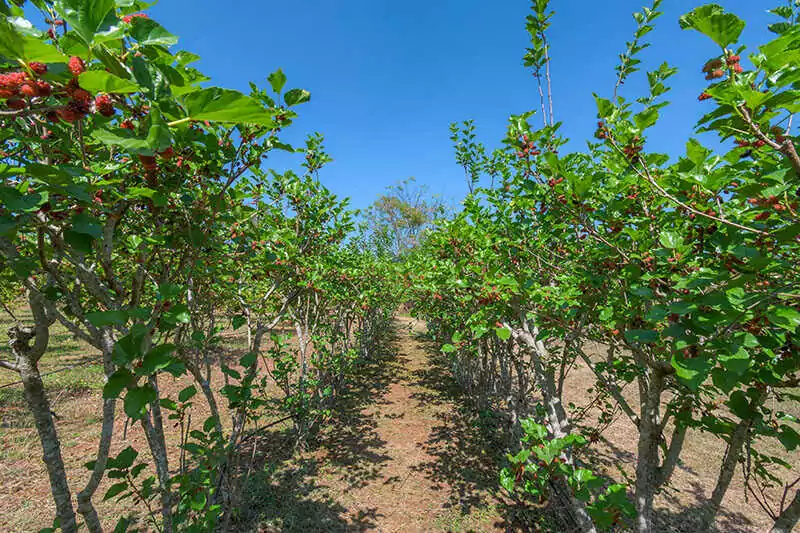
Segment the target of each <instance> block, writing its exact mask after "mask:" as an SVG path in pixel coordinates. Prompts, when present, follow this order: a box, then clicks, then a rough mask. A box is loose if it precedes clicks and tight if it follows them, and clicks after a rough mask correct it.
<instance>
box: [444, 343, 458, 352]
mask: <svg viewBox="0 0 800 533" xmlns="http://www.w3.org/2000/svg"><path fill="white" fill-rule="evenodd" d="M455 351H456V347H455V346H453V345H452V344H445V345H444V346H442V352H444V353H453V352H455Z"/></svg>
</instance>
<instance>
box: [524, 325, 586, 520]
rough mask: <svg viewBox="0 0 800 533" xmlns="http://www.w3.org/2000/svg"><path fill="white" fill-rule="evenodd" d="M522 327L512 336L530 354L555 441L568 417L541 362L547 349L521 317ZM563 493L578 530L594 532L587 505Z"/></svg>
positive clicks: (552, 376) (550, 373) (565, 431)
mask: <svg viewBox="0 0 800 533" xmlns="http://www.w3.org/2000/svg"><path fill="white" fill-rule="evenodd" d="M523 324H524V325H525V329H522V330H512V333H513V335H514V338H515V339H517V340H519V341H520V342H522V343H523V344H524V345H525V347H526V348H527V350H528V352H529V353H530V355H531V363H532V364H533V377H534V381H535V382H536V384H537V385H538V386H539V389H540V390H541V391H542V399H543V400H544V407H545V411H546V413H547V420H548V425H549V426H550V431H551V433H552V435H553V436H554V437H556V438H562V437H565V436H567V435H568V434H569V432H570V423H569V418H568V417H567V413H566V411H565V410H564V404H563V403H562V401H561V398H560V397H559V396H558V395H557V394H556V380H555V373H554V372H553V370H552V369H551V368H549V367H548V366H547V365H546V363H545V361H543V358H544V357H546V356H547V348H546V347H545V345H544V343H543V342H542V341H541V340H539V339H537V338H536V335H537V334H538V332H537V330H536V328H533V331H528V328H527V321H525V320H524V318H523ZM563 456H564V457H563V459H564V461H565V462H566V463H567V464H570V465H571V464H573V459H572V453H571V451H570V450H569V449H568V448H567V449H566V450H564V453H563ZM565 492H566V495H565V496H566V498H567V499H568V500H569V501H568V503H569V511H570V514H571V515H572V518H573V519H574V520H575V523H576V524H577V526H578V530H579V531H580V532H581V533H596V531H597V530H596V529H595V527H594V523H593V522H592V518H591V516H589V512H588V511H587V510H586V505H584V503H583V502H582V501H580V500H578V499H577V498H576V497H575V495H574V494H573V492H572V490H571V489H570V488H569V487H566V491H565Z"/></svg>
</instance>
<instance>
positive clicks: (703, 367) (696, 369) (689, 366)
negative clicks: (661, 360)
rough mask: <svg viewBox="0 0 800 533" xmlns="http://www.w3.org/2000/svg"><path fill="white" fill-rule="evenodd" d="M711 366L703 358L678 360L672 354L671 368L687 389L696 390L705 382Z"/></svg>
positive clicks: (709, 362)
mask: <svg viewBox="0 0 800 533" xmlns="http://www.w3.org/2000/svg"><path fill="white" fill-rule="evenodd" d="M712 366H713V364H712V363H711V361H709V360H708V359H706V358H705V357H695V358H692V359H684V358H678V357H677V356H676V355H674V354H673V356H672V368H674V369H675V375H676V376H678V379H679V380H680V381H681V382H682V383H683V384H684V385H686V386H687V387H689V388H690V389H692V390H697V389H698V388H699V387H700V385H701V384H702V383H703V381H705V379H706V377H707V376H708V373H709V371H710V370H711V368H712Z"/></svg>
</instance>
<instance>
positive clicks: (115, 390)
mask: <svg viewBox="0 0 800 533" xmlns="http://www.w3.org/2000/svg"><path fill="white" fill-rule="evenodd" d="M132 379H133V374H131V372H130V370H128V369H126V368H120V369H119V370H117V371H116V372H114V373H113V374H111V376H109V378H108V381H107V382H106V384H105V386H104V387H103V398H106V399H107V398H119V395H120V394H122V391H123V390H125V388H127V386H128V385H129V384H130V383H131V380H132Z"/></svg>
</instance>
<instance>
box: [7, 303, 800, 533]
mask: <svg viewBox="0 0 800 533" xmlns="http://www.w3.org/2000/svg"><path fill="white" fill-rule="evenodd" d="M423 332H424V327H423V326H422V325H421V324H419V323H417V322H415V321H413V320H412V319H409V318H406V317H399V318H398V319H397V320H396V321H395V324H394V328H393V330H392V331H390V332H387V335H388V337H387V340H386V342H385V343H384V347H383V349H381V350H380V351H378V352H377V353H375V354H372V356H371V357H370V359H369V360H368V361H366V362H365V363H364V364H363V366H361V367H360V368H359V369H358V371H357V373H356V376H355V378H354V379H353V381H352V383H351V386H350V387H349V388H348V389H347V390H346V391H345V392H344V393H342V395H341V396H340V397H339V398H338V400H337V405H336V408H335V410H334V411H333V412H332V413H331V415H330V418H329V420H327V422H326V423H325V425H324V427H323V429H322V431H321V433H320V434H319V435H318V437H317V438H316V439H315V441H314V442H310V443H308V446H307V448H306V449H305V450H296V449H294V448H293V446H292V445H291V439H290V438H289V429H288V427H286V426H283V427H280V426H278V427H276V428H275V429H274V431H272V432H271V433H267V434H265V435H264V436H263V438H261V439H259V440H256V439H253V448H252V450H250V449H248V450H247V453H252V454H253V456H254V457H257V458H258V460H257V466H258V468H257V469H256V472H255V474H254V475H253V476H251V478H250V480H249V485H248V488H247V494H248V498H249V501H248V503H247V506H246V508H243V509H241V510H240V511H241V516H240V518H239V520H238V522H237V525H236V531H254V532H259V533H274V532H336V531H343V532H344V531H347V532H350V531H353V532H366V531H374V532H385V533H390V532H392V533H395V532H396V533H401V532H402V533H405V532H409V533H412V532H423V531H424V532H429V531H434V532H435V531H453V532H467V531H475V532H494V531H506V532H512V531H526V532H527V531H531V532H533V531H542V532H551V533H556V532H558V533H566V532H564V531H563V530H562V529H557V528H553V527H552V526H551V527H548V526H547V524H548V520H547V517H546V516H537V515H536V514H535V513H536V511H533V512H532V511H530V510H525V509H523V508H521V507H518V506H517V505H515V503H514V502H513V501H512V500H511V499H510V498H509V497H508V496H507V495H505V494H504V493H502V492H501V491H500V489H499V487H498V483H497V475H498V470H499V468H500V467H501V464H502V457H503V449H504V445H503V443H502V442H501V437H502V435H501V433H502V430H500V429H499V428H497V427H493V424H492V420H491V417H490V416H488V415H487V414H486V413H483V414H479V413H475V412H474V410H473V409H472V408H471V407H470V406H469V405H468V404H467V402H466V401H465V398H463V396H462V395H461V393H460V392H459V388H458V387H457V385H456V384H455V383H454V382H453V380H452V377H451V375H450V372H449V368H448V367H447V361H446V359H445V358H444V357H443V356H442V354H441V353H440V352H438V350H437V349H436V347H435V346H434V345H433V343H431V342H430V341H428V340H426V338H425V337H424V336H423V335H422V333H423ZM218 378H219V376H217V377H215V379H218ZM188 384H189V382H188V380H186V379H184V380H172V379H164V380H163V383H162V388H163V389H164V390H165V392H166V393H167V395H172V396H175V395H177V391H179V390H181V389H182V388H183V387H185V386H187V385H188ZM218 384H219V383H218ZM592 384H593V378H592V376H591V373H590V372H589V371H588V370H587V369H585V368H583V369H582V368H577V369H576V370H575V371H574V372H573V374H572V376H571V377H570V381H569V383H568V386H567V389H568V390H570V391H571V392H572V394H571V396H572V398H568V399H571V400H572V401H574V402H575V403H577V404H578V405H582V404H584V403H585V402H588V401H590V396H589V395H587V394H584V393H583V391H585V390H586V389H588V388H590V387H591V386H592ZM51 400H52V401H53V410H54V411H55V412H56V413H57V415H58V417H59V418H58V421H57V424H58V430H59V435H60V437H61V442H62V447H63V453H64V457H65V461H66V464H67V468H68V475H69V477H70V479H73V480H76V481H75V482H74V483H73V486H72V490H73V494H75V493H77V492H78V491H79V490H80V489H81V488H82V486H83V483H85V481H86V480H87V479H88V475H89V472H88V471H87V470H86V469H85V468H84V467H83V465H84V464H85V463H86V462H88V461H90V460H92V459H93V456H94V454H95V452H96V450H95V446H96V439H97V435H98V434H99V429H100V419H99V413H100V406H101V397H100V391H99V390H98V388H97V387H96V386H95V387H89V388H86V389H77V390H72V389H63V390H62V389H59V390H56V391H52V392H51ZM198 403H202V402H198ZM11 407H12V406H9V405H2V406H0V415H2V427H0V531H2V532H20V533H22V532H25V533H27V532H31V531H38V530H39V529H40V528H42V527H47V526H49V525H50V522H51V520H52V516H53V513H54V508H53V505H52V503H51V499H50V494H49V486H48V482H47V475H46V471H45V468H44V465H43V463H42V461H41V452H40V450H39V443H38V438H37V437H36V432H35V429H34V428H33V427H32V424H31V423H30V421H29V420H28V417H26V416H25V413H24V412H22V411H19V412H17V411H15V410H13V409H11ZM17 407H21V406H17ZM121 411H122V409H121V406H120V408H119V411H118V412H119V418H118V420H117V427H116V432H115V441H114V445H113V450H112V453H116V452H118V451H119V450H121V449H123V448H125V447H126V446H128V445H129V444H130V445H132V446H134V448H136V449H139V450H141V451H142V453H143V456H142V457H141V459H143V460H148V457H147V456H146V455H147V454H146V450H147V446H146V443H145V440H144V437H143V435H142V432H141V430H140V428H139V427H138V426H131V427H128V428H127V431H124V429H125V420H124V414H123V413H122V412H121ZM193 416H195V417H196V418H195V420H202V419H203V418H204V417H203V414H202V413H197V414H196V415H193ZM487 416H488V419H487ZM494 426H496V424H495V425H494ZM635 435H636V430H635V428H634V427H633V426H632V424H631V423H630V422H628V421H627V420H626V419H625V418H624V417H619V418H617V419H616V420H615V422H614V423H613V425H612V426H611V427H610V428H609V429H608V430H607V431H605V432H604V433H603V440H602V441H601V446H600V447H599V449H598V454H597V456H596V457H594V458H593V463H594V461H597V463H596V464H597V465H598V467H599V469H600V470H601V471H603V472H604V473H606V474H608V475H611V476H613V477H614V478H616V479H618V480H620V479H621V478H622V476H623V475H624V474H623V473H630V472H631V470H632V468H633V461H634V459H635V455H634V453H635V449H636V441H635ZM176 444H177V431H175V432H172V433H171V434H170V435H168V445H170V446H171V448H172V451H173V452H174V454H175V456H174V457H173V464H175V462H176V458H177V453H178V450H177V445H176ZM686 448H687V450H686V457H685V460H684V461H683V462H682V463H681V465H680V467H679V469H678V471H677V472H676V474H675V477H674V480H673V488H672V489H670V490H669V491H668V492H666V493H665V494H663V495H662V496H661V497H660V499H659V501H658V502H657V507H658V510H659V516H660V520H661V526H660V530H659V531H664V532H676V533H695V532H696V529H693V522H692V513H691V512H690V509H691V508H692V507H694V506H696V505H698V504H699V503H702V502H703V501H705V500H706V498H707V497H708V495H709V494H710V492H711V488H712V484H713V480H714V479H715V476H716V471H715V468H716V466H715V465H718V464H719V461H720V459H721V457H722V455H723V454H724V451H725V450H724V443H722V442H720V441H719V440H717V439H715V438H712V437H709V436H705V435H702V434H696V433H695V434H691V433H690V435H689V437H688V439H687V446H686ZM790 459H792V462H793V463H794V464H797V463H798V458H797V457H794V458H790ZM108 486H110V482H109V480H105V481H104V484H103V485H102V486H101V488H100V490H99V491H98V493H97V496H96V498H95V500H96V502H97V507H98V511H99V513H100V515H101V516H104V517H107V521H106V526H107V527H108V529H109V530H111V529H113V526H114V524H115V523H116V520H117V518H118V517H120V516H123V515H127V514H131V513H134V514H135V513H136V512H137V510H136V509H133V508H131V507H130V505H131V504H130V503H126V502H122V503H117V502H102V501H100V500H101V498H102V495H103V494H104V493H105V490H107V487H108ZM768 525H769V524H768V520H767V517H766V515H765V514H764V513H763V511H761V510H760V509H759V508H758V507H757V506H756V504H755V503H754V501H753V500H752V498H750V499H747V500H746V499H745V497H744V492H743V482H742V479H741V473H737V478H736V479H735V480H734V483H733V486H732V487H731V490H730V491H729V493H728V497H727V498H726V500H725V502H724V508H723V510H722V512H721V513H720V519H719V520H718V524H717V527H718V531H720V532H725V533H728V532H730V533H737V532H742V533H760V532H763V531H766V529H767V527H768ZM139 526H140V527H142V528H144V530H145V531H147V526H146V524H143V523H140V524H139Z"/></svg>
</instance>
